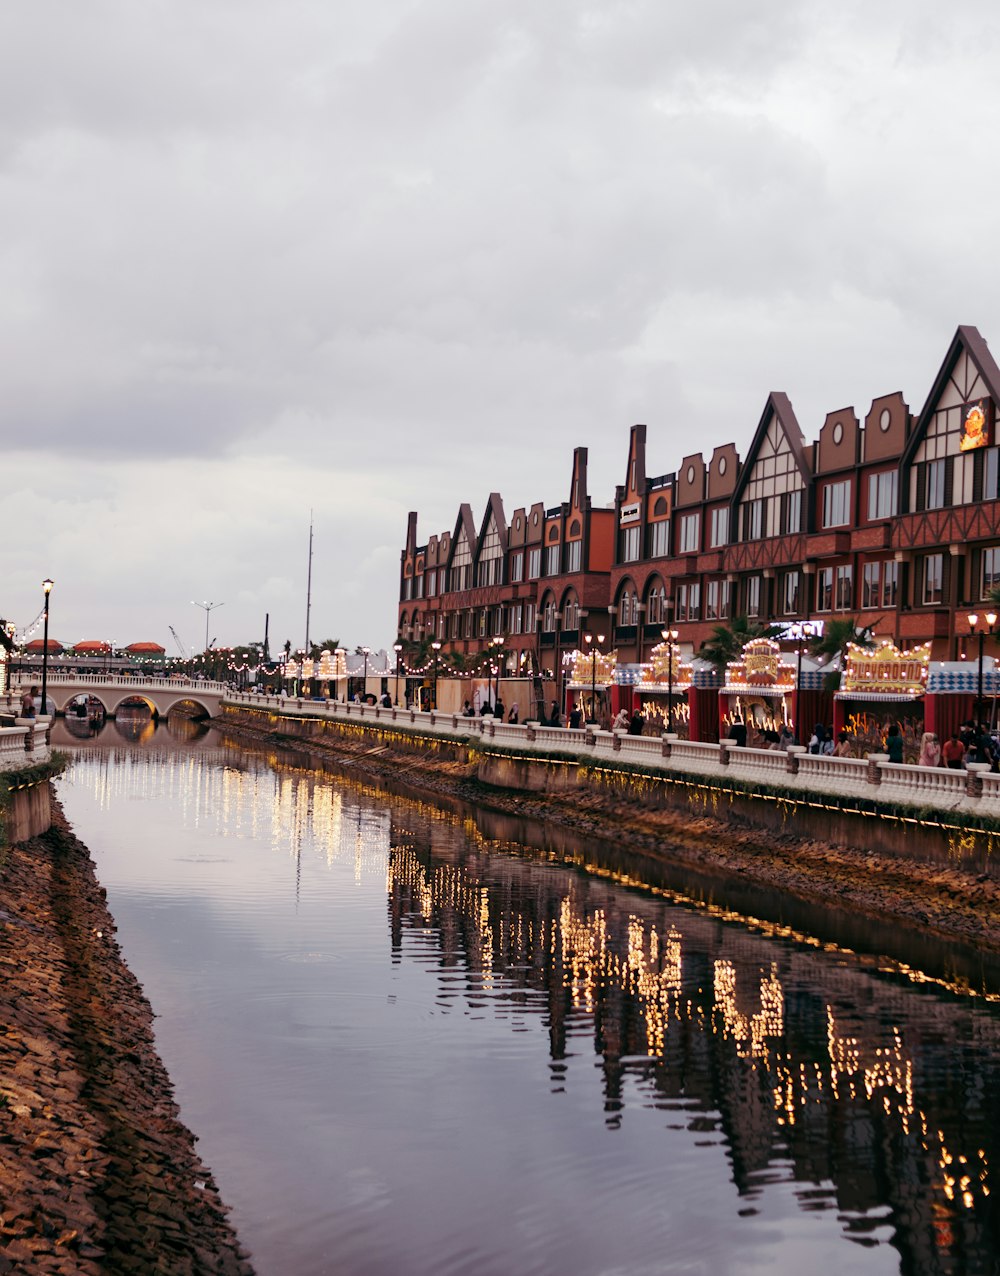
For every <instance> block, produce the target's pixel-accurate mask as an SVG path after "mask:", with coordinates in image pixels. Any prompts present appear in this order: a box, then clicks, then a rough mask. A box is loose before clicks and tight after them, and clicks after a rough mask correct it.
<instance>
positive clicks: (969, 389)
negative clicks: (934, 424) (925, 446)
mask: <svg viewBox="0 0 1000 1276" xmlns="http://www.w3.org/2000/svg"><path fill="white" fill-rule="evenodd" d="M963 355H967V356H968V358H967V360H965V361H964V367H963V368H962V370H961V373H960V374H959V375H957V376H956V370H958V369H959V367H960V364H962V363H963V360H962V356H963ZM987 396H988V397H989V398H991V399H992V400H993V403H994V405H995V406H997V407H1000V367H997V363H996V360H995V359H994V358H993V356H992V355H991V354H990V350H989V346H987V344H986V342H985V340H984V339H983V337H982V336H981V334H980V332H979V329H978V328H974V327H972V325H971V324H960V325H959V327H958V328H957V329H956V330H955V335H954V337H953V338H952V342H951V345H950V346H949V347H948V353H947V354H946V355H945V357H944V361H943V362H942V364H941V368H940V370H939V372H938V374H937V376H936V377H935V378H934V384H933V385H932V386H931V390H930V393H929V394H928V396H927V400H926V402H925V403H924V406H923V409H922V411H921V413H920V416H919V417H918V418H917V424H916V428H915V429H914V431H913V433H912V434H911V435H910V439H909V442H908V443H907V445H906V450H905V451H904V453H903V465H904V466H908V465H909V464H910V463H911V461H912V460H913V457H914V455H915V454H916V451H917V449H918V448H919V447H920V444H921V443H922V442H923V440H924V438H925V437H926V435H927V430H928V426H929V425H930V422H931V420H932V418H933V416H934V414H935V412H937V411H938V410H939V408H940V407H941V406H942V401H943V400H954V406H957V405H959V404H962V403H970V402H974V401H975V400H977V399H980V398H983V397H987Z"/></svg>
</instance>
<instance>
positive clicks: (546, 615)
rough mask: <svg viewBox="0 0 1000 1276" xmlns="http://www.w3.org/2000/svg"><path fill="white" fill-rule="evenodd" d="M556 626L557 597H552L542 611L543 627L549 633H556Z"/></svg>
mask: <svg viewBox="0 0 1000 1276" xmlns="http://www.w3.org/2000/svg"><path fill="white" fill-rule="evenodd" d="M555 628H556V604H555V599H554V598H550V599H549V600H548V601H547V602H546V604H545V607H544V610H543V611H542V629H543V630H544V631H545V632H546V633H547V634H551V633H555Z"/></svg>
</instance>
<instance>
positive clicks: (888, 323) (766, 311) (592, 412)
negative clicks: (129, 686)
mask: <svg viewBox="0 0 1000 1276" xmlns="http://www.w3.org/2000/svg"><path fill="white" fill-rule="evenodd" d="M998 37H1000V13H998V11H997V10H996V6H995V5H994V4H992V3H989V2H988V0H982V2H981V3H980V2H976V3H957V4H953V5H950V6H943V5H941V4H939V3H931V2H930V0H883V2H882V3H880V4H878V5H872V4H870V3H868V4H862V3H838V4H836V5H824V6H820V5H816V4H813V3H801V4H791V3H789V4H779V3H768V2H767V0H763V2H762V3H760V4H757V5H755V6H746V5H743V4H738V3H735V0H733V2H729V0H725V2H722V0H718V2H715V3H702V4H699V5H686V6H680V5H673V4H664V3H663V0H648V2H646V0H635V2H634V3H627V2H622V3H612V2H610V0H608V2H606V3H589V2H588V0H543V2H542V3H539V2H538V0H531V2H530V3H528V2H526V0H525V2H518V0H511V2H508V3H489V2H487V3H476V2H474V0H425V2H423V3H418V2H416V0H413V2H410V3H406V2H404V0H380V3H378V4H371V3H331V2H330V0H315V2H310V0H284V3H282V4H280V5H278V4H274V3H267V4H265V3H263V2H262V0H198V3H197V4H195V3H190V2H189V0H170V2H169V3H168V2H167V0H159V2H156V0H145V2H143V0H138V2H137V0H127V2H126V0H103V2H101V0H91V2H90V3H88V4H86V5H65V4H54V3H47V2H46V0H34V3H32V4H31V5H30V6H19V5H8V6H5V7H4V9H3V10H2V13H0V347H2V350H3V359H2V364H0V367H2V373H0V375H2V393H0V421H2V429H3V441H4V457H3V474H4V479H5V483H4V509H5V513H6V527H7V535H6V536H5V537H4V539H3V543H2V548H0V553H2V555H3V581H4V590H3V597H2V598H0V613H2V614H5V615H7V616H8V617H10V618H12V619H14V620H15V621H17V622H18V624H21V625H24V624H26V623H27V622H28V621H30V620H31V619H32V618H33V617H34V616H35V614H36V613H37V612H38V610H39V608H40V605H41V580H42V578H43V576H46V575H51V576H52V577H53V578H54V579H55V581H56V588H55V590H54V592H53V599H52V618H53V620H52V629H53V634H54V636H56V637H58V638H60V639H62V640H63V641H66V642H69V641H74V640H79V639H83V638H105V639H111V640H113V641H115V642H116V643H123V644H124V643H127V642H130V641H134V640H139V639H153V640H155V641H159V642H162V643H163V644H164V645H166V646H168V647H171V646H172V644H171V639H170V635H169V630H168V628H167V627H168V625H173V626H174V627H175V628H176V629H177V630H178V631H179V633H180V634H181V636H182V638H183V639H184V641H185V642H186V643H187V645H188V646H190V647H193V648H200V647H201V646H202V645H203V643H204V621H205V618H204V613H203V612H201V611H199V610H196V609H195V608H194V607H192V605H191V599H199V600H206V599H207V600H211V601H221V602H224V603H225V606H224V607H222V608H220V609H218V610H216V611H215V612H214V613H213V616H212V622H211V636H212V637H214V638H216V639H217V640H218V642H219V643H220V644H223V645H232V644H236V643H242V642H247V641H250V640H253V639H259V638H261V637H262V636H263V626H264V615H265V613H267V612H269V613H270V615H271V638H272V643H273V644H277V645H280V644H281V643H282V642H283V641H284V640H285V638H290V639H291V640H292V642H293V643H294V644H296V645H299V644H301V642H302V641H303V639H304V637H305V593H306V565H307V547H308V529H309V511H310V508H312V509H314V510H315V522H316V536H315V559H314V566H313V613H312V625H311V635H312V637H313V638H314V639H322V638H325V637H338V638H340V639H341V640H342V641H343V642H345V643H347V644H349V645H352V646H353V645H355V644H361V643H366V644H369V645H371V646H382V645H384V644H387V643H391V642H392V641H393V639H394V636H395V604H396V593H397V579H398V564H399V553H400V549H401V547H402V544H403V540H404V537H405V530H406V514H407V511H408V510H409V509H413V508H416V509H418V510H419V512H420V524H419V531H420V535H421V538H422V539H426V537H427V536H429V535H430V534H432V533H434V532H440V531H443V530H446V529H449V528H451V526H452V525H453V524H454V520H455V516H456V513H457V509H458V506H459V504H460V503H461V502H462V501H465V500H468V501H470V502H471V503H472V507H473V512H474V516H475V518H476V520H477V522H478V521H479V520H480V519H481V517H482V513H483V509H484V505H485V499H486V496H487V494H488V493H489V492H490V491H491V490H493V489H497V490H499V491H500V492H501V493H502V495H503V498H504V503H505V508H506V510H507V512H508V515H509V514H510V513H511V512H512V511H513V509H515V508H516V507H517V506H521V505H527V504H530V503H532V502H533V501H536V500H542V501H545V502H546V503H547V504H555V503H557V502H558V501H560V500H563V499H565V498H566V497H567V495H568V488H569V480H570V463H571V453H572V449H573V447H574V446H576V445H579V444H582V445H585V446H587V447H588V448H589V449H590V489H591V495H592V497H593V499H594V500H595V502H597V503H599V504H606V503H608V502H610V501H611V500H612V499H613V495H614V488H615V485H616V484H617V483H620V482H621V481H622V479H623V477H624V470H625V450H626V447H627V441H628V430H629V427H630V426H631V425H632V424H633V423H634V422H636V421H645V422H646V423H647V424H648V427H649V437H648V445H647V451H648V461H649V467H650V471H651V472H653V473H661V472H664V471H668V470H671V469H675V468H676V466H677V464H678V463H679V461H680V459H681V457H682V456H683V455H684V454H685V453H687V452H689V451H691V450H693V449H695V448H698V447H700V448H702V449H703V450H704V451H705V452H706V453H708V452H710V451H711V449H712V448H713V447H714V446H715V445H716V444H720V443H724V442H727V441H729V440H731V439H732V440H735V441H736V443H737V446H738V447H739V448H740V450H741V452H742V451H745V449H746V446H747V444H748V442H749V440H750V438H751V436H752V433H753V430H754V428H755V426H756V424H757V421H758V419H759V417H760V413H761V411H762V409H763V406H764V401H765V399H766V397H767V394H768V392H769V391H770V390H772V389H781V390H784V391H786V392H787V393H788V395H789V396H790V398H791V400H792V403H793V405H794V406H795V409H796V412H797V414H798V417H799V421H800V423H801V425H802V428H803V431H804V433H805V435H806V437H807V439H810V440H811V439H812V438H814V437H815V435H816V433H817V432H818V429H819V427H820V425H821V423H822V420H823V417H824V415H825V414H826V412H828V411H830V410H832V409H835V408H840V407H843V406H844V405H846V404H849V403H853V404H854V405H855V407H856V408H857V409H858V411H859V413H861V414H863V413H864V412H865V411H866V410H867V408H868V406H869V403H870V401H871V399H872V397H874V396H875V395H877V394H882V393H888V392H890V391H893V390H897V389H898V390H902V391H903V393H904V395H905V397H906V398H907V400H908V401H909V403H910V405H911V407H912V408H914V409H918V408H919V407H920V406H921V404H922V402H923V399H924V397H925V395H926V394H927V391H928V389H929V387H930V383H931V381H932V379H933V377H934V374H935V372H936V371H937V368H938V365H939V364H940V361H941V358H942V357H943V355H944V352H945V350H946V348H947V345H948V343H949V341H950V340H951V337H952V335H953V332H954V329H955V328H956V326H957V325H958V324H960V323H971V324H975V325H976V326H978V327H979V328H980V331H981V332H982V333H983V335H984V336H985V337H986V339H987V340H992V342H993V344H994V348H996V349H1000V300H998V292H997V287H996V281H995V265H994V263H995V261H996V244H995V231H996V223H997V214H996V207H997V199H998V184H1000V179H998V177H997V176H996V173H995V168H996V166H995V164H994V163H993V146H994V144H995V140H994V139H995V137H996V134H997V125H998V122H1000V121H998V114H1000V111H998V108H1000V77H998V76H997V71H996V67H997V54H998V45H1000V38H998Z"/></svg>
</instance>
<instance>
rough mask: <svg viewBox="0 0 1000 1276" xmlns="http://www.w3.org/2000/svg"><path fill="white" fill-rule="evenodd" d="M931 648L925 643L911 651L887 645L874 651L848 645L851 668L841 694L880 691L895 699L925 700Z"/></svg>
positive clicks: (848, 667)
mask: <svg viewBox="0 0 1000 1276" xmlns="http://www.w3.org/2000/svg"><path fill="white" fill-rule="evenodd" d="M930 663H931V645H930V643H929V642H925V643H923V644H922V645H921V646H920V647H914V648H913V649H912V650H910V651H900V650H899V649H898V648H897V647H895V646H894V645H893V644H892V643H891V642H885V643H883V644H882V645H881V646H880V647H876V648H875V650H874V651H867V650H865V648H864V647H856V646H855V645H854V643H848V645H847V666H846V668H845V669H844V676H843V678H842V679H841V683H840V690H841V693H842V694H845V693H852V692H853V693H855V694H857V693H862V694H863V693H864V692H866V691H880V692H883V693H890V694H893V695H908V696H922V695H923V693H924V690H925V689H926V686H927V673H928V670H929V669H930Z"/></svg>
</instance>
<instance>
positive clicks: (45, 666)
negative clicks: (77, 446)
mask: <svg viewBox="0 0 1000 1276" xmlns="http://www.w3.org/2000/svg"><path fill="white" fill-rule="evenodd" d="M53 584H54V582H53V581H51V580H49V578H48V577H46V578H45V580H43V581H42V592H43V593H44V594H45V623H44V626H43V629H42V713H45V710H46V699H45V694H46V692H47V691H48V682H49V594H51V593H52V586H53ZM980 665H982V661H980Z"/></svg>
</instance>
